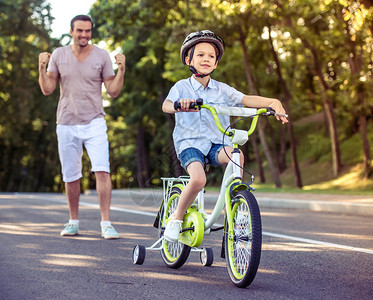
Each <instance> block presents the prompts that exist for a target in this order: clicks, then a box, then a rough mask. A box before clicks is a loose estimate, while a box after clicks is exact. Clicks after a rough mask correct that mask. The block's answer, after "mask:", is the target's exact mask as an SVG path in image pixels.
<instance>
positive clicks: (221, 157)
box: [218, 146, 245, 167]
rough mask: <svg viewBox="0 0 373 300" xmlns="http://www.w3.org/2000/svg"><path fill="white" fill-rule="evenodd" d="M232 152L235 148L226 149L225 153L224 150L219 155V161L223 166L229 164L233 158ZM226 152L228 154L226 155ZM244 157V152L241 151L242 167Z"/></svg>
mask: <svg viewBox="0 0 373 300" xmlns="http://www.w3.org/2000/svg"><path fill="white" fill-rule="evenodd" d="M232 151H233V148H232V147H229V146H227V147H225V151H224V149H223V148H222V149H221V150H220V152H219V154H218V161H219V163H221V164H222V165H226V164H228V163H229V161H230V160H229V158H232ZM225 152H226V153H225ZM227 154H228V155H229V157H227ZM244 159H245V157H244V155H243V153H242V151H241V150H240V161H241V167H242V166H243V164H244Z"/></svg>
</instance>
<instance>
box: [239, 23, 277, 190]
mask: <svg viewBox="0 0 373 300" xmlns="http://www.w3.org/2000/svg"><path fill="white" fill-rule="evenodd" d="M239 33H240V43H241V47H242V52H243V58H244V66H245V74H246V79H247V82H248V85H249V87H250V92H251V94H254V95H259V93H258V90H257V88H256V86H255V83H254V79H253V75H252V72H251V70H250V64H249V55H248V53H247V47H246V43H245V40H246V37H245V34H244V33H243V31H242V28H240V29H239ZM257 128H258V131H259V139H260V143H261V144H262V146H263V149H264V154H265V156H266V158H267V161H268V165H269V168H270V171H271V173H272V177H273V180H274V182H275V185H276V187H281V180H280V176H279V172H278V170H277V168H276V166H275V164H274V163H273V159H272V155H271V152H270V151H269V147H268V143H267V140H266V137H265V134H264V129H263V125H262V122H258V125H257ZM257 161H261V160H260V159H257ZM258 167H259V168H261V167H262V166H258Z"/></svg>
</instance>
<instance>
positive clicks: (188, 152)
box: [178, 144, 223, 170]
mask: <svg viewBox="0 0 373 300" xmlns="http://www.w3.org/2000/svg"><path fill="white" fill-rule="evenodd" d="M221 149H223V145H222V144H212V147H211V149H210V151H209V153H208V154H207V155H206V156H204V155H203V153H202V152H201V151H200V150H198V149H197V148H187V149H184V150H183V151H182V152H181V153H180V155H179V157H178V159H179V160H180V163H181V165H182V166H183V168H184V169H185V170H186V169H187V167H188V165H189V164H190V163H192V162H194V161H199V162H200V163H201V164H202V166H205V164H210V165H211V166H221V163H219V160H218V155H219V152H220V150H221Z"/></svg>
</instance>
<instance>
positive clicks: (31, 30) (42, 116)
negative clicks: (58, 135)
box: [0, 0, 59, 191]
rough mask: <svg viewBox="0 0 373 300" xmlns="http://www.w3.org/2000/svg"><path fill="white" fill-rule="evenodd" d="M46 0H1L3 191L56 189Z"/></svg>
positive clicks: (0, 177) (0, 178)
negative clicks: (44, 77) (42, 70)
mask: <svg viewBox="0 0 373 300" xmlns="http://www.w3.org/2000/svg"><path fill="white" fill-rule="evenodd" d="M44 2H45V1H42V0H19V1H7V0H3V1H1V11H0V30H1V34H0V58H1V59H0V73H1V76H0V86H1V91H0V111H1V112H2V113H1V114H0V157H1V159H0V190H3V191H30V190H32V191H39V190H49V191H51V190H56V189H59V186H58V184H57V185H55V178H57V177H58V176H59V169H56V168H55V166H56V165H58V157H57V154H56V153H55V149H56V139H55V109H56V101H53V100H52V99H53V98H52V97H48V98H47V99H46V98H45V97H44V96H43V95H42V94H41V92H40V90H39V85H38V55H39V53H40V52H42V51H47V50H48V51H50V49H51V47H53V46H54V45H57V41H55V40H52V39H50V38H49V33H50V25H51V22H52V17H51V15H50V5H49V4H46V3H44Z"/></svg>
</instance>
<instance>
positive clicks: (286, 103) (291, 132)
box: [268, 26, 303, 188]
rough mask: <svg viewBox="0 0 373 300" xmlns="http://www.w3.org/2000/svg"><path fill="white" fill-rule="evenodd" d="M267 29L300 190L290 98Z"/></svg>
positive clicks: (296, 179)
mask: <svg viewBox="0 0 373 300" xmlns="http://www.w3.org/2000/svg"><path fill="white" fill-rule="evenodd" d="M268 28H269V41H270V44H271V49H272V54H273V58H274V60H275V63H276V65H277V75H278V79H279V81H280V84H281V89H282V92H283V94H284V106H285V109H286V112H287V114H288V116H289V123H288V124H287V125H288V132H289V137H290V148H291V160H292V167H293V171H294V176H295V184H296V186H297V187H299V188H301V187H302V186H303V184H302V177H301V173H300V168H299V164H298V158H297V148H296V142H295V136H294V129H293V123H292V122H291V110H290V105H289V102H290V101H291V99H292V96H291V94H290V91H289V89H288V87H287V85H286V82H285V80H284V78H283V76H282V69H281V65H280V61H279V59H278V56H277V52H276V51H275V48H274V46H273V41H272V37H271V26H268Z"/></svg>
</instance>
